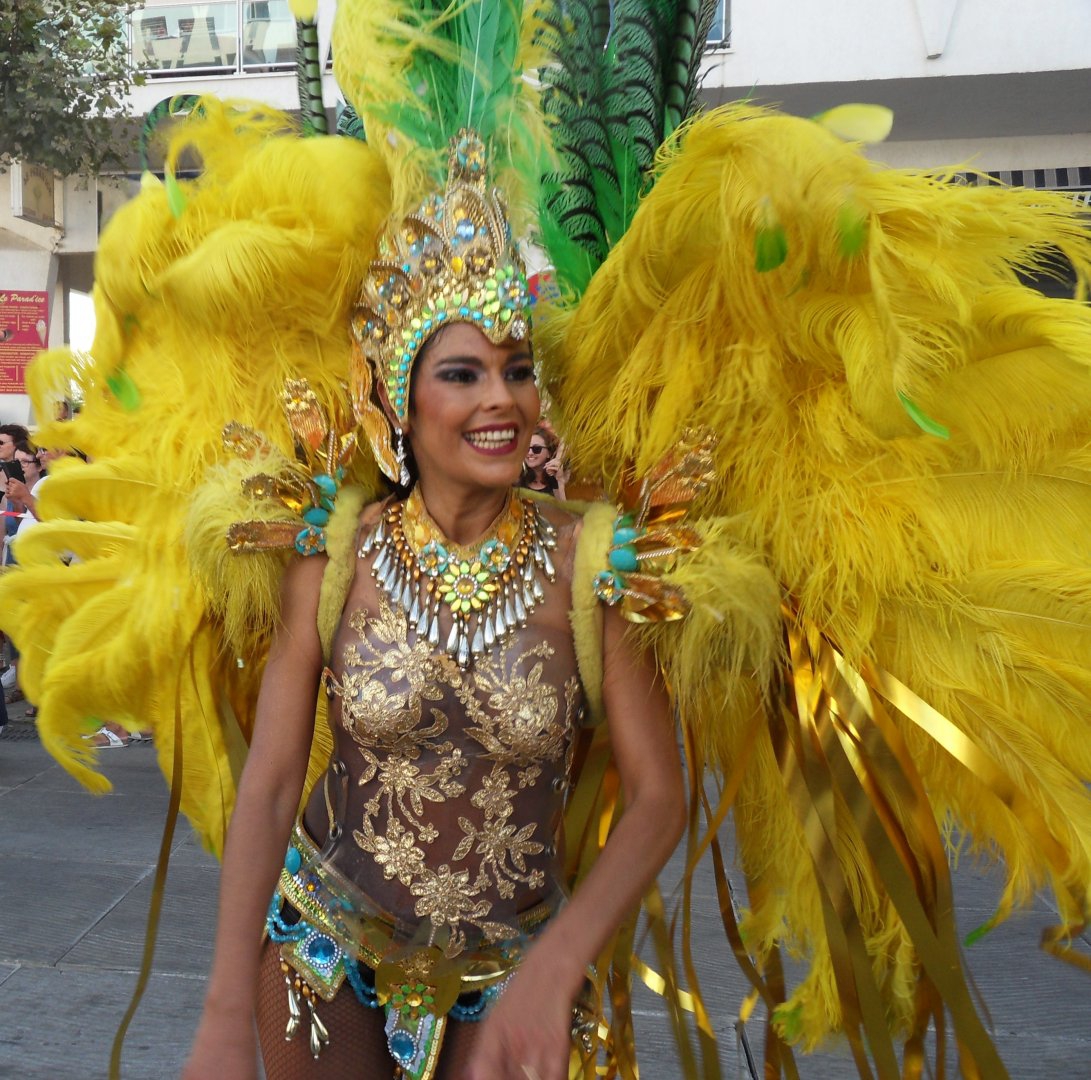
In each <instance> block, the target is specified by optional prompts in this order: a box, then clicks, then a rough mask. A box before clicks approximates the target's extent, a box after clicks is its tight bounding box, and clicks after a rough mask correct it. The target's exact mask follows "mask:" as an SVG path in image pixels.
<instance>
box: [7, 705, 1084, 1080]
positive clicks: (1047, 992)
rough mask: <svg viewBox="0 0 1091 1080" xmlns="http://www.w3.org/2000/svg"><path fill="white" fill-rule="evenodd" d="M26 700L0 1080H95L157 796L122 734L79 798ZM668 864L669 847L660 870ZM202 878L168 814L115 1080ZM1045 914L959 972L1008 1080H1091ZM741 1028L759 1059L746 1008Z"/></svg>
mask: <svg viewBox="0 0 1091 1080" xmlns="http://www.w3.org/2000/svg"><path fill="white" fill-rule="evenodd" d="M24 708H25V707H24V706H23V704H22V703H19V704H16V705H14V706H12V707H11V710H10V711H11V723H10V724H9V726H8V728H7V730H6V732H5V733H4V735H3V736H2V737H0V860H2V862H3V866H4V871H3V873H2V874H0V910H2V911H3V913H4V917H3V919H2V920H0V996H2V1001H3V1012H2V1015H3V1021H2V1022H0V1078H5V1080H6V1078H12V1080H14V1078H16V1077H18V1078H19V1080H98V1078H102V1077H105V1076H106V1073H107V1065H108V1061H109V1055H110V1046H111V1043H112V1041H113V1037H114V1033H115V1031H116V1029H117V1025H118V1023H119V1021H120V1019H121V1016H122V1014H123V1013H124V1011H125V1008H126V1006H127V1005H128V1002H129V998H130V995H131V993H132V990H133V986H134V985H135V981H136V972H137V971H138V970H139V967H140V957H141V952H142V949H143V945H144V930H145V920H146V917H147V907H148V900H149V897H150V895H151V879H152V876H153V874H154V870H155V862H156V856H157V852H158V848H159V843H160V835H161V831H162V826H163V817H164V814H165V812H166V807H167V789H166V784H165V782H164V780H163V779H162V777H161V775H160V773H159V770H158V768H157V765H156V760H155V756H156V755H155V751H154V748H152V747H150V746H148V745H147V744H141V743H136V744H134V745H132V746H129V747H126V748H124V749H120V750H109V751H104V752H103V753H102V755H101V758H100V760H101V763H102V767H103V769H104V771H105V772H106V773H107V775H108V776H109V777H110V779H111V780H112V782H113V784H114V790H113V791H112V792H111V793H110V794H109V795H107V796H104V797H95V796H92V795H90V794H88V793H87V792H85V791H84V790H83V789H82V788H81V787H80V786H79V785H78V784H77V783H76V782H75V781H74V780H72V779H71V777H69V776H68V774H67V773H65V772H64V771H63V770H62V769H61V768H60V767H59V766H58V765H56V764H55V763H54V762H53V761H52V759H51V758H49V757H48V756H47V755H46V754H45V752H44V751H43V750H42V748H41V746H40V744H39V743H38V741H37V737H36V734H35V731H34V727H33V723H32V722H30V721H27V720H25V719H24V717H23V713H24ZM679 865H680V863H679V859H678V858H677V857H676V859H675V861H674V862H673V863H672V867H669V868H668V870H667V872H666V873H665V875H664V881H669V880H670V879H671V873H672V871H673V874H674V875H675V877H676V876H677V873H678V866H679ZM217 879H218V868H217V864H216V862H215V860H214V859H212V858H211V857H210V856H209V855H207V854H206V853H205V852H203V851H202V850H201V848H200V845H199V844H198V843H196V842H195V840H194V838H193V836H192V834H191V833H190V831H189V827H188V826H187V825H186V823H185V822H184V821H182V822H180V823H179V825H178V834H177V836H176V838H175V842H174V845H173V854H172V856H171V862H170V874H169V878H168V883H167V896H166V900H165V903H164V909H163V918H162V923H161V926H160V932H159V940H158V945H157V948H156V955H155V966H154V974H153V975H152V978H151V980H150V983H149V985H148V990H147V993H146V994H145V996H144V1000H143V1002H142V1003H141V1005H140V1009H139V1011H138V1012H137V1014H136V1018H135V1020H134V1022H133V1024H132V1026H131V1027H130V1029H129V1036H128V1038H127V1040H126V1043H125V1051H124V1056H123V1059H122V1076H123V1077H124V1078H125V1080H161V1078H169V1077H176V1076H177V1075H178V1073H179V1070H180V1068H181V1065H182V1062H183V1061H184V1059H185V1055H186V1051H187V1048H188V1044H189V1041H190V1038H191V1036H192V1034H193V1030H194V1027H195V1026H196V1022H197V1016H198V1012H199V1010H200V1004H201V999H202V995H203V990H204V977H205V972H206V971H207V968H208V964H209V960H210V957H211V940H212V932H213V919H214V912H215V895H216V888H217ZM955 887H956V895H957V897H958V901H959V903H958V914H959V924H960V927H961V928H962V932H963V933H965V932H966V931H967V930H968V929H970V928H972V927H974V926H977V925H979V924H981V923H982V922H984V921H985V919H986V918H988V916H989V915H990V914H991V912H992V909H993V906H994V899H993V897H994V896H995V892H996V890H995V887H994V886H993V885H992V884H991V883H990V882H988V881H987V880H983V879H982V878H980V877H978V876H976V875H974V874H972V873H971V872H970V871H969V870H962V871H960V872H959V873H958V874H956V876H955ZM664 889H665V894H666V895H668V896H669V891H670V890H669V887H668V886H666V885H665V886H664ZM695 894H696V901H695V906H696V907H697V909H698V910H697V912H696V915H695V920H694V923H695V925H694V939H695V940H694V952H695V954H696V955H697V957H698V968H699V971H700V973H701V976H702V990H703V992H704V996H705V1000H706V1003H707V1004H708V1006H709V1008H710V1010H711V1011H712V1017H711V1020H712V1023H713V1027H714V1028H715V1030H716V1032H717V1037H718V1039H719V1040H720V1058H721V1061H722V1063H723V1066H724V1076H725V1078H730V1080H736V1078H739V1077H746V1076H747V1073H746V1072H745V1071H741V1070H740V1059H739V1056H738V1053H737V1048H736V1040H735V1036H734V1032H733V1024H734V1020H735V1017H736V1015H737V1010H738V1008H739V1004H740V1002H741V1000H742V998H743V996H744V994H745V991H746V987H745V985H744V982H743V978H742V976H741V974H739V973H738V970H737V968H736V965H735V963H734V960H733V959H732V958H731V956H730V952H729V950H728V949H727V947H726V945H725V942H724V936H723V931H722V929H721V928H720V926H719V914H718V910H717V906H716V903H715V899H714V889H713V886H712V883H711V882H710V881H708V880H705V879H702V880H699V881H698V882H697V883H696V888H695ZM1048 922H1049V909H1048V908H1047V907H1046V906H1045V905H1044V904H1043V903H1041V902H1039V904H1038V906H1037V907H1036V910H1035V911H1034V912H1033V913H1031V914H1030V915H1028V916H1023V917H1018V918H1016V919H1013V920H1011V922H1010V923H1008V924H1006V925H1005V926H1003V927H1001V928H1000V929H999V930H996V931H994V932H993V933H992V934H990V935H988V937H986V938H985V939H984V941H982V942H981V943H979V944H978V945H976V946H974V948H973V949H972V950H971V951H970V962H971V966H972V969H973V972H974V976H975V978H976V979H977V981H978V984H979V986H980V988H981V990H982V992H983V993H984V995H985V997H986V999H987V1001H988V1004H989V1008H990V1010H991V1014H992V1019H993V1023H994V1026H995V1039H996V1042H997V1045H998V1046H999V1049H1000V1053H1001V1056H1002V1057H1003V1058H1004V1060H1005V1062H1006V1063H1007V1065H1008V1068H1009V1071H1010V1073H1011V1077H1012V1080H1047V1078H1049V1080H1053V1078H1059V1077H1063V1078H1065V1080H1069V1078H1075V1080H1079V1078H1083V1080H1091V1005H1089V1001H1091V997H1089V990H1091V982H1089V981H1088V979H1087V976H1086V975H1083V974H1081V973H1080V972H1078V971H1076V970H1075V969H1074V968H1072V967H1069V966H1068V965H1065V964H1062V963H1058V962H1057V961H1053V960H1050V959H1049V958H1047V957H1045V956H1044V955H1042V954H1041V953H1039V952H1038V950H1037V948H1036V942H1037V938H1038V934H1039V932H1040V929H1041V927H1042V926H1044V925H1046V924H1047V923H1048ZM1086 944H1087V943H1086V942H1084V943H1081V945H1082V947H1086ZM648 960H649V962H650V963H652V964H653V966H654V960H653V958H652V957H651V956H650V955H649V956H648ZM634 1012H635V1014H636V1022H637V1028H638V1042H637V1045H638V1047H639V1048H640V1063H641V1075H642V1077H643V1078H644V1080H672V1078H675V1077H678V1076H679V1075H680V1069H679V1067H678V1065H677V1063H676V1060H675V1057H674V1053H673V1051H672V1049H671V1046H670V1038H669V1034H668V1029H667V1025H666V1021H665V1019H664V1014H663V1011H662V1008H661V1003H660V999H658V998H657V997H655V996H654V995H653V994H651V993H650V992H648V991H647V990H645V989H644V988H643V987H642V986H638V987H637V988H636V990H635V992H634ZM748 1030H749V1037H750V1041H751V1044H752V1046H753V1048H754V1052H755V1056H756V1058H757V1060H758V1063H759V1069H760V1061H761V1046H762V1041H763V1030H762V1017H761V1016H760V1015H759V1014H758V1013H755V1017H754V1020H753V1021H752V1022H751V1023H750V1025H749V1029H748ZM799 1061H800V1074H801V1076H802V1077H803V1078H804V1080H848V1078H849V1077H852V1076H854V1075H855V1072H854V1070H853V1068H852V1065H851V1063H850V1062H849V1060H848V1059H847V1058H846V1057H845V1056H844V1055H838V1054H824V1055H821V1056H816V1057H813V1058H803V1057H801V1058H800V1059H799ZM951 1075H952V1076H953V1075H957V1073H954V1072H952V1074H951ZM346 1080H350V1078H348V1077H346ZM366 1080H371V1078H366ZM378 1080H381V1078H378ZM986 1080H993V1078H986Z"/></svg>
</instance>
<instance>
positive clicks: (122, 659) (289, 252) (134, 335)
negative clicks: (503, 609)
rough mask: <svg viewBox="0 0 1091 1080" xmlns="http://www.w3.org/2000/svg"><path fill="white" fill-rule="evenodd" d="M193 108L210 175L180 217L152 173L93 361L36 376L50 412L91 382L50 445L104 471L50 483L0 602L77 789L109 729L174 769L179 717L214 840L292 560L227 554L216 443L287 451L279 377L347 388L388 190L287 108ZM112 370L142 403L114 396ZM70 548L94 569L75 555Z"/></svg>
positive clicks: (120, 223)
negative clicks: (104, 727) (232, 424)
mask: <svg viewBox="0 0 1091 1080" xmlns="http://www.w3.org/2000/svg"><path fill="white" fill-rule="evenodd" d="M200 113H201V115H200V116H199V117H196V116H195V117H194V118H193V119H192V120H190V121H189V122H187V123H186V124H185V125H183V126H182V128H181V129H180V131H179V133H178V134H177V135H176V136H175V139H174V142H173V144H172V147H171V151H170V155H169V159H170V160H171V161H176V160H179V159H180V158H181V157H182V155H183V154H184V153H191V152H192V153H195V154H197V155H198V156H199V158H200V160H201V163H202V166H203V171H202V172H201V174H200V176H199V177H198V178H197V179H196V180H192V181H180V182H179V189H180V190H181V192H182V194H183V196H184V208H183V209H182V211H181V213H180V214H179V215H178V216H177V217H176V216H175V215H174V214H173V213H172V211H171V208H170V205H169V200H168V194H167V191H166V190H165V188H164V187H163V185H160V184H156V183H151V184H147V185H145V186H144V189H143V190H142V192H141V194H140V195H139V196H138V197H137V198H136V199H135V200H133V201H132V202H131V203H129V204H128V205H126V206H125V207H123V208H122V209H121V210H120V211H119V212H118V213H117V215H116V217H115V219H114V221H113V222H112V223H111V226H110V227H109V228H108V229H107V231H106V233H105V235H104V236H103V238H102V244H101V246H100V251H99V257H98V262H97V267H96V286H95V310H96V318H97V331H96V338H95V342H94V344H93V346H92V348H91V351H90V356H87V357H73V356H70V355H66V354H65V353H63V352H59V353H53V354H46V355H45V356H44V357H42V358H41V359H39V360H37V361H36V362H35V363H34V364H33V365H32V366H31V370H30V373H29V378H28V383H29V387H30V390H31V393H32V395H33V397H34V400H35V402H36V407H37V408H38V411H39V413H40V414H41V415H51V411H50V409H49V403H50V401H51V400H54V399H55V398H56V396H57V393H58V388H59V387H62V386H63V385H64V383H65V382H66V380H67V379H68V378H70V377H75V378H76V379H77V380H78V381H79V383H80V385H81V387H82V388H83V392H84V397H85V405H84V408H83V410H82V412H81V413H80V414H79V415H78V416H77V417H76V418H75V419H74V420H73V421H71V422H50V423H46V424H43V426H42V430H41V433H40V436H39V438H40V440H41V441H42V442H43V443H44V444H46V445H59V446H66V447H67V446H71V447H78V448H79V449H81V450H83V451H84V452H85V453H87V454H88V455H89V456H90V458H91V463H90V464H87V465H83V464H74V465H73V466H69V467H67V468H64V469H61V470H58V471H57V475H55V476H52V477H50V479H49V481H48V482H47V483H46V484H45V485H44V486H43V489H42V500H41V508H42V516H43V521H42V524H41V525H39V526H38V527H37V528H36V529H35V530H33V532H31V533H30V534H28V536H27V537H26V541H25V542H24V543H23V544H21V545H20V552H19V557H20V559H21V561H22V563H23V568H22V569H21V570H20V571H19V572H18V573H13V574H9V575H6V576H5V579H4V581H3V583H2V584H0V606H2V608H3V612H4V625H5V628H6V629H9V628H10V632H11V633H12V635H13V637H14V638H15V640H16V641H17V642H19V644H20V647H21V648H22V649H23V650H24V654H25V656H24V662H23V666H22V671H21V676H22V678H23V679H24V680H25V684H26V687H27V692H28V695H29V696H30V698H31V699H32V700H34V701H36V702H37V703H38V704H39V705H40V708H41V712H40V719H39V728H40V730H41V732H42V739H43V742H44V744H45V745H46V748H47V749H48V750H50V752H51V753H53V754H54V755H55V756H56V757H57V758H58V760H59V761H60V762H61V763H62V764H63V765H65V767H66V768H68V769H69V770H70V771H71V772H72V773H73V774H74V775H75V776H76V777H77V778H78V779H80V780H81V781H82V782H84V783H86V784H88V785H90V786H92V787H95V788H98V789H101V788H102V787H103V786H105V781H104V780H103V778H102V777H101V776H99V774H98V773H97V772H95V771H94V753H93V752H92V751H90V750H89V749H88V745H87V744H86V743H85V742H84V741H83V740H82V739H81V738H80V736H81V735H82V734H83V733H85V732H87V731H88V730H93V729H94V727H95V726H97V724H98V723H99V722H101V721H102V720H106V719H116V720H119V721H120V722H122V723H124V724H126V725H127V726H129V727H131V728H138V727H139V728H144V727H152V728H154V730H155V735H156V747H157V751H158V754H159V757H160V762H161V764H162V765H163V767H164V771H165V772H166V773H167V774H168V775H169V774H170V770H171V763H172V761H173V755H174V750H175V748H174V722H175V714H176V711H177V710H179V709H180V710H181V711H182V715H183V716H184V717H185V724H184V725H183V728H182V731H183V739H184V742H185V745H184V748H183V761H184V765H185V770H186V775H185V782H184V784H183V792H182V810H183V812H184V813H185V814H186V815H187V816H188V817H189V818H190V820H191V822H192V823H193V824H194V826H195V828H196V829H197V830H198V832H199V833H200V834H201V836H202V837H203V839H204V840H205V842H206V843H207V844H208V845H209V846H210V847H211V848H212V849H213V850H216V851H218V850H219V849H220V848H221V846H222V842H223V831H224V827H225V824H226V821H227V817H228V815H229V813H230V809H231V806H232V804H233V800H234V780H235V774H236V773H237V770H238V768H239V766H240V765H241V757H242V751H243V749H244V747H245V742H246V740H247V738H248V735H249V730H250V725H251V723H252V720H253V717H252V715H251V710H252V707H253V705H252V703H253V701H254V700H255V695H256V688H257V682H258V679H259V677H260V671H261V666H262V662H263V659H264V654H265V649H266V647H267V644H268V639H269V634H270V632H271V630H272V627H273V624H274V620H275V616H276V611H277V589H278V586H279V577H280V569H281V565H282V564H281V561H280V559H279V557H278V556H275V555H251V556H242V557H239V556H236V557H230V556H227V555H226V543H225V541H224V530H225V527H226V524H227V522H228V521H229V520H230V519H231V518H232V515H233V514H235V513H236V511H238V510H240V501H239V495H238V488H237V484H238V482H239V480H240V479H241V476H242V474H243V472H245V470H246V468H247V466H246V465H244V464H242V463H240V462H237V461H233V460H229V457H228V454H227V451H226V450H224V448H223V444H222V442H221V440H220V432H221V430H222V428H223V427H224V425H225V424H226V423H227V422H228V421H231V420H238V421H241V422H243V423H245V424H248V425H250V426H251V427H254V428H257V429H260V430H262V431H263V432H264V433H266V434H267V436H268V437H269V439H270V440H271V441H272V442H273V443H274V445H277V446H278V447H279V451H280V452H281V453H282V454H285V455H291V453H292V446H291V442H290V437H289V432H288V429H287V426H286V425H285V423H284V421H283V413H282V410H281V404H280V399H279V395H280V388H281V387H282V386H283V383H284V380H285V378H287V377H289V376H290V377H302V378H306V379H308V380H309V381H310V383H311V386H312V387H313V388H314V390H315V391H316V393H317V394H318V396H319V400H320V401H323V402H325V403H329V402H331V401H333V400H334V399H335V398H336V397H338V396H339V395H340V394H341V380H342V379H343V377H344V374H345V371H346V369H347V357H348V354H349V332H348V322H349V320H348V314H349V310H350V308H351V305H352V302H353V301H354V299H355V296H356V291H357V289H358V287H359V282H360V281H361V280H362V278H363V274H364V271H365V269H366V266H367V264H368V261H369V260H370V259H371V258H373V257H374V254H375V237H376V236H377V235H378V233H379V230H380V228H381V226H382V224H383V222H384V221H385V220H386V217H387V214H388V212H389V187H390V185H389V174H388V172H387V169H386V166H385V164H384V163H383V161H382V160H381V159H380V158H379V156H378V155H377V154H376V153H375V152H374V151H372V150H371V149H370V148H368V147H367V146H365V145H363V144H361V143H359V142H356V141H353V140H349V139H311V140H304V139H301V138H298V137H297V136H296V135H295V134H294V132H293V131H292V128H291V124H290V121H289V120H288V118H286V117H284V116H279V115H275V114H273V115H270V114H269V112H268V110H264V111H262V112H260V113H258V112H250V113H247V112H246V111H245V110H242V109H240V108H238V107H230V106H225V105H223V104H222V103H220V102H218V101H215V100H212V99H209V100H205V101H203V102H202V106H201V110H200ZM346 191H351V192H353V193H355V196H354V198H352V199H346V198H344V193H345V192H346ZM195 269H196V270H198V271H199V272H194V270H195ZM119 375H122V376H123V377H124V379H125V380H127V382H128V384H129V385H131V387H132V388H134V389H135V402H134V400H133V399H131V398H130V399H129V400H128V401H127V402H124V403H123V401H122V400H121V396H120V395H119V394H116V393H115V392H114V391H113V390H112V389H111V386H114V387H117V386H118V383H117V381H116V380H117V378H118V377H119ZM111 380H113V382H112V381H111ZM126 405H128V407H126ZM134 406H135V407H134ZM261 465H262V462H261V461H255V462H252V463H249V467H250V468H252V469H253V471H258V470H259V469H260V467H261ZM353 473H354V475H353V476H352V477H351V479H353V480H355V481H356V482H358V483H362V484H363V486H364V487H365V488H366V489H369V490H371V489H374V486H375V483H376V471H375V468H374V464H373V463H372V462H370V461H369V460H368V459H366V458H365V457H363V456H359V457H358V458H357V460H356V463H355V464H354V466H353ZM256 512H260V509H259V510H258V511H255V508H254V507H253V506H250V507H247V508H246V512H245V513H241V512H240V513H238V514H237V517H236V518H235V520H237V519H238V517H253V516H255V513H256ZM69 553H72V554H75V555H76V556H77V557H78V559H79V561H78V562H74V563H72V565H65V564H64V562H62V558H64V557H66V556H67V555H68V554H69ZM88 672H94V677H93V678H88Z"/></svg>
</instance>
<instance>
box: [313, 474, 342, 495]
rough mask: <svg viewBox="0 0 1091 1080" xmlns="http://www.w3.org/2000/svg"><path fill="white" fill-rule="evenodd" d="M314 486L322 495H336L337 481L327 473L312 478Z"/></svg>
mask: <svg viewBox="0 0 1091 1080" xmlns="http://www.w3.org/2000/svg"><path fill="white" fill-rule="evenodd" d="M314 486H315V487H316V488H318V490H319V491H321V492H322V494H323V495H336V494H337V481H336V480H334V478H333V477H332V476H330V475H328V474H327V473H318V474H317V475H316V476H315V478H314Z"/></svg>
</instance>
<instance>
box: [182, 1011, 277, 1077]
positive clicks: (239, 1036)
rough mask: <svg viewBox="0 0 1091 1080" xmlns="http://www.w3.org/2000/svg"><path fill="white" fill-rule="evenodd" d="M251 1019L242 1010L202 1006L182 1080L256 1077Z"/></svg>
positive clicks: (254, 1041) (256, 1066)
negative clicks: (239, 1011)
mask: <svg viewBox="0 0 1091 1080" xmlns="http://www.w3.org/2000/svg"><path fill="white" fill-rule="evenodd" d="M257 1062H258V1040H257V1037H256V1036H255V1034H254V1021H253V1018H252V1017H249V1016H247V1015H245V1014H242V1013H238V1014H235V1013H231V1014H229V1013H224V1012H220V1011H216V1012H215V1013H210V1012H209V1010H208V1009H206V1010H205V1012H204V1014H203V1015H202V1017H201V1023H200V1024H199V1025H198V1027H197V1034H196V1036H195V1037H194V1039H193V1046H192V1047H191V1048H190V1052H189V1058H188V1059H187V1060H186V1064H185V1068H183V1070H182V1080H258V1064H257Z"/></svg>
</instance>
